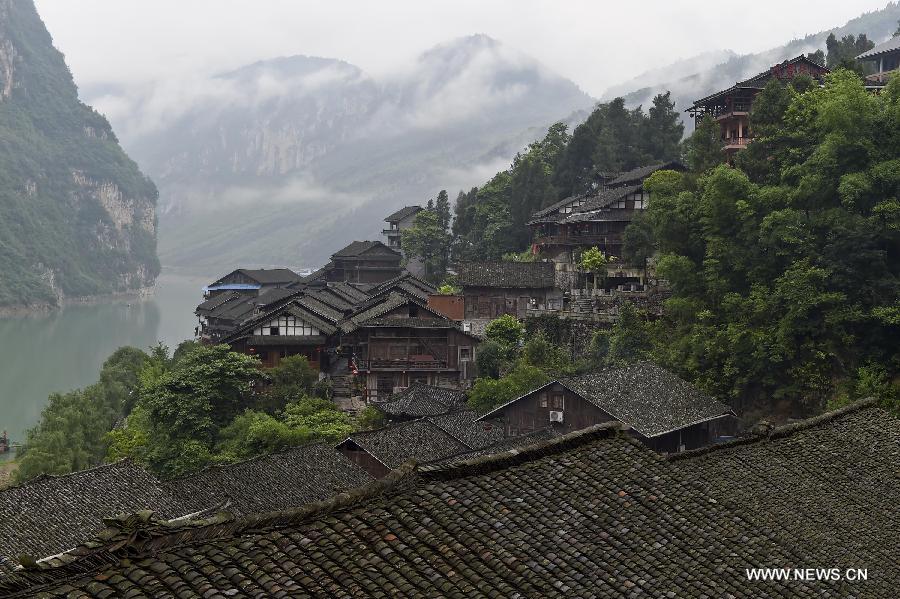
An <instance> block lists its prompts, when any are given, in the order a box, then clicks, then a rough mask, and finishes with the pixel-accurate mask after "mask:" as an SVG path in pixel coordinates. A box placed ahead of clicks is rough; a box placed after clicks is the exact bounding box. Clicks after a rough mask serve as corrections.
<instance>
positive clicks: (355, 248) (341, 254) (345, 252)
mask: <svg viewBox="0 0 900 599" xmlns="http://www.w3.org/2000/svg"><path fill="white" fill-rule="evenodd" d="M376 248H377V249H378V250H379V253H380V254H384V255H391V254H393V255H396V256H397V257H398V258H399V257H400V253H399V252H395V251H394V250H392V249H391V248H389V247H388V246H386V245H384V244H383V243H381V242H380V241H353V242H351V243H350V244H349V245H347V246H346V247H343V248H341V249H339V250H338V251H336V252H335V253H334V254H332V255H331V257H332V258H355V257H357V256H361V255H363V254H365V253H367V252H369V251H371V250H373V249H376Z"/></svg>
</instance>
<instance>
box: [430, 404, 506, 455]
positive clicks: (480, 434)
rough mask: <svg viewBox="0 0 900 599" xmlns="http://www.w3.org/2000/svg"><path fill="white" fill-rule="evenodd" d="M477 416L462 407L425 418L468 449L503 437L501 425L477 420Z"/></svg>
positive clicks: (497, 440)
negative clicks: (461, 408)
mask: <svg viewBox="0 0 900 599" xmlns="http://www.w3.org/2000/svg"><path fill="white" fill-rule="evenodd" d="M477 418H478V413H477V412H476V411H475V410H466V409H464V410H453V411H451V412H447V413H445V414H438V415H436V416H428V417H427V420H428V421H429V422H432V423H433V424H434V425H436V426H437V427H438V428H440V429H441V430H442V431H444V432H446V433H448V434H450V435H452V436H453V437H454V438H456V439H459V440H460V441H462V442H463V443H464V444H465V445H466V446H467V447H468V448H469V449H484V448H486V447H488V446H490V445H493V444H494V443H499V442H500V441H502V440H503V439H504V437H505V435H504V433H503V427H500V426H494V425H493V423H490V422H477V421H476V419H477Z"/></svg>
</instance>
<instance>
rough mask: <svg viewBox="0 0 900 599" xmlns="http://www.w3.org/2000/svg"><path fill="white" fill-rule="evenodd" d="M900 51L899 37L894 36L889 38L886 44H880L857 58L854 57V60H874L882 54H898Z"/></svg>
mask: <svg viewBox="0 0 900 599" xmlns="http://www.w3.org/2000/svg"><path fill="white" fill-rule="evenodd" d="M898 51H900V35H895V36H894V37H892V38H890V39H889V40H887V41H886V42H881V43H880V44H878V45H877V46H875V47H874V48H872V49H871V50H868V51H866V52H863V53H862V54H860V55H859V56H857V57H856V60H865V59H867V58H868V59H871V58H876V57H878V56H880V55H882V54H887V53H889V52H898Z"/></svg>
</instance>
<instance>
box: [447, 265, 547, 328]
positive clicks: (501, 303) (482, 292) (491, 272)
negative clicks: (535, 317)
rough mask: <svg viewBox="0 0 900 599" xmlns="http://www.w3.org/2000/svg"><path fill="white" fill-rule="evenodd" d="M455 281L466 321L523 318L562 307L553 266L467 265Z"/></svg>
mask: <svg viewBox="0 0 900 599" xmlns="http://www.w3.org/2000/svg"><path fill="white" fill-rule="evenodd" d="M456 280H457V284H458V285H459V286H460V287H461V288H462V296H463V298H464V299H463V301H464V313H465V318H467V319H470V318H471V319H476V318H497V317H498V316H502V315H504V314H510V315H512V316H515V317H517V318H524V317H525V313H526V311H527V310H528V309H529V308H532V309H544V308H545V307H548V306H550V307H552V306H555V305H557V304H559V306H560V307H561V304H562V292H561V291H560V290H558V289H555V281H556V279H555V269H554V266H553V264H552V263H550V262H464V263H461V264H459V266H457V277H456Z"/></svg>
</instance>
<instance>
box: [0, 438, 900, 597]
mask: <svg viewBox="0 0 900 599" xmlns="http://www.w3.org/2000/svg"><path fill="white" fill-rule="evenodd" d="M894 426H896V425H894ZM617 429H618V426H617V425H614V424H606V425H599V426H597V427H594V428H592V429H588V430H587V431H583V432H579V433H574V434H571V435H566V436H563V437H560V438H558V439H554V440H551V441H549V442H546V443H543V444H540V445H533V446H530V447H527V448H524V449H517V450H513V451H509V452H505V453H502V454H499V455H494V456H489V457H483V458H476V459H474V460H470V461H465V462H461V463H454V464H452V465H449V466H437V467H435V466H431V467H420V468H415V467H412V466H411V465H407V466H405V467H404V468H402V469H399V470H398V471H396V472H393V473H391V474H390V475H388V476H387V477H385V478H384V479H382V480H380V481H376V482H374V483H371V484H370V485H368V486H367V487H365V488H363V489H360V490H358V491H353V492H350V493H346V494H341V495H339V496H337V497H335V498H333V499H332V500H330V501H329V502H326V503H322V504H314V505H310V506H305V507H301V508H298V509H294V510H289V511H281V512H275V513H270V514H265V515H255V516H250V517H246V518H243V519H233V518H229V517H228V516H227V515H220V516H218V517H216V518H214V519H211V520H209V521H207V522H204V523H183V522H182V523H177V522H176V523H158V522H154V521H152V520H149V521H148V519H147V517H146V515H137V516H134V517H131V518H125V519H121V520H118V521H114V522H110V524H111V525H112V526H111V527H110V529H109V530H108V531H106V533H105V534H104V538H103V539H102V540H98V542H97V543H96V544H91V545H89V546H85V547H81V548H78V549H77V550H75V551H73V552H71V553H70V554H67V555H64V556H60V557H58V558H57V559H55V560H52V562H51V563H48V564H46V565H44V566H42V567H38V568H33V569H31V570H26V571H22V572H21V573H19V574H16V575H11V576H8V577H5V578H3V579H0V594H9V595H19V596H32V595H36V594H38V593H43V594H45V595H47V596H54V595H65V594H68V596H82V595H87V596H92V597H107V596H109V597H111V596H121V597H129V596H159V595H175V596H178V597H201V596H207V597H211V596H226V597H227V596H260V597H262V596H265V597H309V596H316V597H385V598H386V597H460V598H462V597H522V598H524V597H542V598H543V597H547V598H557V597H559V598H562V597H596V598H599V599H605V598H617V599H619V598H623V597H627V598H632V597H633V598H638V597H654V598H655V597H678V598H680V597H691V598H702V597H707V598H710V599H712V598H716V599H718V598H728V597H731V598H742V599H743V598H754V599H755V598H759V599H772V598H776V597H777V598H785V599H787V598H799V599H805V598H811V597H817V598H826V597H849V596H858V597H863V596H868V597H885V598H888V597H893V596H894V595H892V594H891V592H892V590H895V589H891V588H890V587H889V588H888V589H887V591H885V590H884V588H885V586H887V585H890V584H891V583H892V582H893V583H895V582H896V580H897V579H896V578H893V579H890V578H885V579H883V580H882V581H880V582H877V583H875V584H874V585H871V586H868V585H866V584H865V583H856V584H854V583H849V582H847V581H826V582H807V581H803V580H791V581H787V582H785V581H778V582H755V581H754V582H751V581H748V579H747V574H746V569H747V568H757V567H788V568H790V567H798V568H799V567H813V568H814V567H832V563H830V562H829V563H827V564H826V565H825V566H821V565H819V564H818V562H816V561H815V560H814V559H812V558H813V556H815V554H816V548H814V547H809V546H807V545H806V544H804V543H803V542H802V541H800V540H795V539H794V538H793V537H792V535H791V534H790V533H789V531H785V530H782V529H780V528H777V527H770V526H764V525H763V526H761V525H760V523H759V522H758V521H757V520H756V519H755V517H753V516H752V515H751V516H749V517H748V516H746V515H745V514H744V513H743V511H742V504H741V503H740V502H737V503H734V504H732V503H731V502H726V501H723V500H722V499H717V498H716V496H715V495H712V494H708V493H707V492H705V491H704V490H703V489H701V488H699V487H697V486H696V485H695V484H694V483H692V482H691V481H688V480H685V477H684V475H683V474H682V472H681V471H680V469H679V468H678V467H677V466H676V465H673V464H672V463H670V462H666V461H665V460H662V459H660V458H659V456H657V455H656V454H654V453H653V452H652V451H651V450H649V449H647V448H645V447H642V446H641V444H640V443H639V442H638V441H636V440H634V439H631V438H629V437H628V436H627V435H623V434H620V433H619V432H618V430H617ZM829 439H832V440H834V436H831V437H829ZM866 440H867V441H871V439H866ZM798 450H799V451H800V452H801V454H802V455H809V454H810V453H815V454H818V455H819V456H820V457H819V458H818V459H820V460H822V462H821V466H822V467H823V468H824V471H820V470H816V471H809V470H804V471H803V472H801V473H800V475H801V476H803V477H804V478H806V479H810V480H820V479H821V478H822V477H823V476H824V477H826V479H827V477H829V476H831V475H835V474H836V475H838V476H853V477H854V478H858V479H861V480H863V481H869V482H871V483H872V484H874V483H875V480H876V479H874V478H872V477H870V476H869V475H868V473H867V472H866V471H865V468H864V467H863V466H857V467H855V468H851V471H850V472H846V473H845V472H840V473H838V472H832V471H831V470H830V469H829V468H828V463H827V460H826V459H825V458H826V457H827V456H829V455H830V452H829V447H827V446H826V447H820V446H818V445H815V444H812V443H808V444H801V445H799V446H798ZM789 457H790V456H782V457H781V458H780V459H778V460H776V461H775V462H774V463H772V464H767V465H766V467H765V468H762V469H761V470H760V472H759V476H764V475H765V474H766V473H768V472H770V471H771V470H772V469H773V468H774V469H776V470H778V469H780V468H782V467H783V465H784V464H785V462H786V461H789ZM871 457H872V459H874V460H876V461H877V462H882V463H885V464H886V465H892V466H893V467H894V470H893V471H892V472H889V473H888V476H887V477H886V478H885V479H884V480H883V481H880V482H881V484H882V485H889V486H891V490H890V491H889V493H895V492H896V489H897V488H898V486H900V485H898V482H897V477H896V472H897V467H898V466H900V464H898V463H897V461H896V460H897V453H896V450H895V451H893V452H891V453H888V454H887V455H883V454H875V453H873V454H871ZM738 470H740V471H743V468H739V469H738ZM879 471H880V470H879ZM828 493H829V488H828V486H827V484H821V485H820V486H819V488H818V489H817V490H816V493H815V494H816V495H823V494H824V495H827V494H828ZM889 496H891V495H889ZM894 498H895V499H896V497H895V496H894ZM775 499H776V500H781V499H780V498H777V497H776V498H775ZM860 499H862V505H870V504H871V499H870V498H860V496H859V495H858V494H850V495H848V496H846V497H841V498H840V500H841V507H842V508H843V507H845V506H846V505H848V504H849V505H850V506H851V507H850V509H851V512H850V513H853V512H852V509H853V507H852V506H853V503H854V502H856V501H859V500H860ZM789 500H790V496H789V495H787V494H786V495H785V496H784V498H783V501H785V502H787V501H789ZM876 500H877V499H876ZM895 508H896V503H895V504H893V505H891V506H889V507H888V509H887V511H886V512H885V511H879V512H874V513H868V514H866V515H865V516H866V517H865V518H862V520H864V521H865V522H863V523H861V526H860V531H862V532H866V531H868V530H870V527H871V526H872V525H873V524H877V523H879V522H885V521H886V520H887V521H891V520H892V519H893V518H894V515H893V514H895V513H896V511H895ZM842 516H843V512H836V513H834V517H835V518H841V517H842ZM798 519H800V520H802V519H803V518H802V517H801V518H798ZM848 520H850V519H848ZM850 522H855V523H859V519H853V520H850ZM878 538H881V536H880V535H879V537H878ZM875 540H876V539H868V541H870V542H874V541H875ZM893 541H896V537H894V538H893ZM856 543H857V544H859V545H863V544H865V543H866V539H865V538H862V539H858V540H857V541H856ZM868 546H869V547H872V545H871V544H870V545H868ZM890 548H894V549H895V548H896V543H895V542H894V543H888V544H886V545H885V546H884V547H882V548H873V551H874V552H876V553H875V554H877V552H880V551H887V549H890ZM870 555H874V554H868V555H865V556H863V559H862V561H860V562H856V563H854V564H853V566H856V567H865V566H866V565H868V564H870V563H872V562H870V561H869V559H868V558H869V557H870ZM837 564H844V561H843V560H841V561H839V562H837ZM837 564H835V565H837ZM876 565H877V564H876ZM853 566H850V567H853ZM895 566H896V560H895V564H894V566H891V567H895ZM876 571H877V570H876V569H875V567H874V566H873V567H872V569H870V572H871V573H872V574H871V575H872V576H874V575H875V572H876ZM886 571H887V572H888V574H890V573H891V570H890V569H888V570H886ZM879 585H880V586H879ZM870 589H875V590H876V591H877V590H879V589H881V591H882V592H877V593H869V592H868V591H869V590H870Z"/></svg>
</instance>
